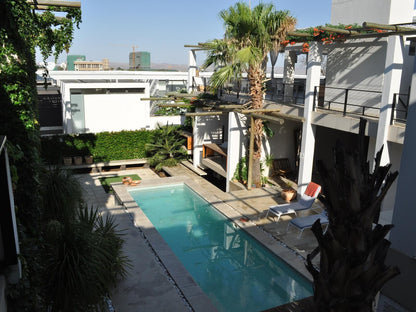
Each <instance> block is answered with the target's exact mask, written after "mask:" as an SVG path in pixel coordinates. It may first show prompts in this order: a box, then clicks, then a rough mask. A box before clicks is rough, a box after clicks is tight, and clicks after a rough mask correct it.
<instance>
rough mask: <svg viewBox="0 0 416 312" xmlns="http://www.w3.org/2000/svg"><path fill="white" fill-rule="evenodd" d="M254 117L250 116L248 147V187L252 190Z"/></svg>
mask: <svg viewBox="0 0 416 312" xmlns="http://www.w3.org/2000/svg"><path fill="white" fill-rule="evenodd" d="M254 127H255V125H254V118H253V116H250V146H249V149H248V172H247V189H248V190H251V184H252V183H253V151H254Z"/></svg>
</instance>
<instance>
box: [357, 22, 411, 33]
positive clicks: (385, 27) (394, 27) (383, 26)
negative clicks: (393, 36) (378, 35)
mask: <svg viewBox="0 0 416 312" xmlns="http://www.w3.org/2000/svg"><path fill="white" fill-rule="evenodd" d="M363 28H376V29H382V30H391V31H394V32H401V31H403V32H408V31H415V30H416V29H415V28H410V27H403V26H397V25H386V24H377V23H370V22H364V23H363Z"/></svg>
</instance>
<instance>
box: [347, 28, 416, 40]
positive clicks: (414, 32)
mask: <svg viewBox="0 0 416 312" xmlns="http://www.w3.org/2000/svg"><path fill="white" fill-rule="evenodd" d="M411 35H416V29H414V30H409V31H386V32H381V33H377V32H375V33H368V34H358V35H353V36H351V37H349V38H347V39H362V38H381V37H388V36H411Z"/></svg>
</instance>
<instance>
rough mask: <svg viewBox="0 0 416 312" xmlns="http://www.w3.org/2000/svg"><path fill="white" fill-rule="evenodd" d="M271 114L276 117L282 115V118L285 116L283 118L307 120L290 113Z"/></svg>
mask: <svg viewBox="0 0 416 312" xmlns="http://www.w3.org/2000/svg"><path fill="white" fill-rule="evenodd" d="M270 115H272V116H275V117H280V118H283V119H288V120H293V121H299V122H304V121H305V118H304V117H299V116H293V115H289V114H283V113H271V114H270Z"/></svg>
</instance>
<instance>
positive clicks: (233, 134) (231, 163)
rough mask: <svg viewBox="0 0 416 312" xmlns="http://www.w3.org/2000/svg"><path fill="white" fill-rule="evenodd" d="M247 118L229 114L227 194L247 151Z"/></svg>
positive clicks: (237, 114)
mask: <svg viewBox="0 0 416 312" xmlns="http://www.w3.org/2000/svg"><path fill="white" fill-rule="evenodd" d="M245 119H246V117H245V116H244V115H242V114H239V113H228V142H227V144H228V146H227V185H226V192H229V191H230V181H231V179H232V178H233V175H234V172H235V169H236V168H237V164H238V162H239V161H240V158H242V157H244V155H245V154H246V150H245V147H244V143H243V142H244V138H245V136H246V133H247V126H246V122H245Z"/></svg>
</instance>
